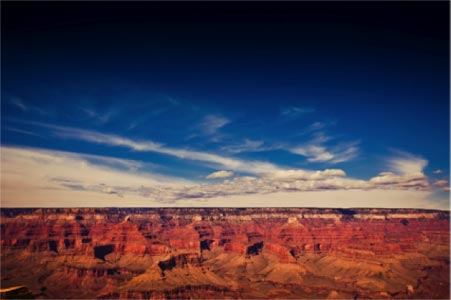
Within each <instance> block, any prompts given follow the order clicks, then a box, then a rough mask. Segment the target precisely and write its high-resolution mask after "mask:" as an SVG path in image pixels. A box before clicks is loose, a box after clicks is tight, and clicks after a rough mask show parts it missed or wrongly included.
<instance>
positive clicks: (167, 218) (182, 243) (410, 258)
mask: <svg viewBox="0 0 451 300" xmlns="http://www.w3.org/2000/svg"><path fill="white" fill-rule="evenodd" d="M1 214H2V219H1V234H2V236H1V250H2V251H1V252H2V253H1V263H2V264H1V265H2V266H1V267H2V270H1V271H2V274H1V283H2V287H7V286H14V285H24V286H27V287H28V288H29V289H31V290H32V291H33V293H34V295H35V296H36V297H38V298H134V299H141V298H142V299H145V298H203V299H204V298H321V299H323V298H359V297H362V298H378V299H380V298H427V299H429V298H448V297H449V213H448V212H443V211H432V210H414V209H397V210H394V209H313V208H311V209H303V208H287V209H283V208H247V209H233V208H212V209H207V208H165V209H151V208H130V209H120V208H104V209H83V208H74V209H2V210H1Z"/></svg>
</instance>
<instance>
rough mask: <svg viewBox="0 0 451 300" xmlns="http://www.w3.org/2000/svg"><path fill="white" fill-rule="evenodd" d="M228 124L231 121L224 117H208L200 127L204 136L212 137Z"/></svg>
mask: <svg viewBox="0 0 451 300" xmlns="http://www.w3.org/2000/svg"><path fill="white" fill-rule="evenodd" d="M228 123H230V120H228V119H226V118H224V117H222V116H216V115H208V116H206V117H205V118H204V119H203V120H202V122H201V123H200V125H199V126H200V129H201V131H202V132H203V133H204V134H206V135H212V134H214V133H216V132H217V131H218V130H219V129H220V128H221V127H223V126H225V125H227V124H228Z"/></svg>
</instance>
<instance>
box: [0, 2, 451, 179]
mask: <svg viewBox="0 0 451 300" xmlns="http://www.w3.org/2000/svg"><path fill="white" fill-rule="evenodd" d="M448 24H449V3H448V2H394V3H391V2H317V3H314V2H283V3H275V2H260V3H253V2H246V3H241V2H223V3H214V2H209V3H206V2H197V3H183V2H168V3H155V2H133V3H124V2H120V3H119V2H97V3H87V2H70V3H65V2H35V3H24V2H5V3H3V4H2V53H1V55H2V102H1V108H2V120H1V125H2V130H1V133H2V136H1V141H2V145H4V146H14V147H34V148H39V149H41V148H42V149H49V150H64V151H71V152H75V153H83V154H96V155H102V156H108V157H116V158H126V159H132V160H137V161H141V162H146V163H152V164H156V165H158V168H157V169H158V173H161V174H164V175H168V176H175V177H181V178H184V179H189V180H200V181H203V180H204V179H203V178H205V174H209V173H211V172H213V171H216V170H218V169H228V170H231V171H234V172H235V173H236V174H240V175H246V174H257V173H259V171H258V169H256V170H249V171H248V172H246V171H247V170H243V169H242V168H235V169H233V166H230V165H227V164H222V165H221V164H220V165H219V166H218V165H217V162H211V161H208V160H201V163H199V161H198V160H196V159H190V158H188V159H186V157H181V156H177V155H174V154H173V153H172V154H171V153H167V152H164V151H163V152H162V151H154V150H151V151H147V152H146V151H145V152H141V151H136V149H133V147H131V148H132V149H130V147H129V148H127V147H125V146H123V145H122V146H121V145H117V144H113V145H112V144H111V143H109V142H108V143H107V142H99V141H94V140H93V138H91V139H89V138H86V134H87V133H92V132H95V133H101V134H105V135H114V136H116V137H126V138H128V139H130V140H132V141H140V142H143V141H144V142H147V141H151V142H154V143H160V144H161V145H164V147H167V148H170V149H177V150H180V149H183V150H187V151H197V152H202V153H210V154H214V155H219V156H222V157H227V158H233V159H239V160H243V161H258V162H267V163H270V164H272V165H274V166H277V167H278V168H282V169H306V170H323V169H327V168H339V169H343V170H345V171H346V174H347V175H348V176H351V177H353V178H359V179H364V180H367V179H369V178H371V177H373V176H375V175H377V174H378V173H379V172H383V171H387V170H388V169H390V166H389V163H388V162H387V161H390V160H389V159H390V158H392V157H394V156H399V153H404V154H406V155H407V154H409V155H411V156H412V157H416V158H419V159H420V158H421V159H424V160H427V162H428V163H427V165H426V166H425V168H424V170H422V171H424V173H425V174H426V175H427V176H429V177H430V178H431V180H432V179H443V178H442V177H447V176H443V174H448V173H449V134H450V133H449V26H448ZM70 130H72V131H70ZM73 130H85V132H83V133H82V134H81V135H82V136H84V137H85V138H80V137H75V138H74V135H75V133H74V131H73ZM78 133H80V132H78ZM438 169H440V170H442V171H443V173H442V175H441V177H440V178H438V177H437V176H436V175H434V173H433V171H434V170H438ZM434 176H435V177H434Z"/></svg>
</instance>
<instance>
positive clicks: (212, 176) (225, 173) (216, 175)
mask: <svg viewBox="0 0 451 300" xmlns="http://www.w3.org/2000/svg"><path fill="white" fill-rule="evenodd" d="M233 175H234V173H233V172H231V171H224V170H221V171H216V172H213V173H211V174H209V175H208V176H206V177H205V178H207V179H218V178H228V177H232V176H233Z"/></svg>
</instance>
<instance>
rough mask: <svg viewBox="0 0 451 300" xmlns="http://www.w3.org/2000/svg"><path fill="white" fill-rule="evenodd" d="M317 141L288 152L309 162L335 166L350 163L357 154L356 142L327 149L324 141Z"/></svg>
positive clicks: (339, 144)
mask: <svg viewBox="0 0 451 300" xmlns="http://www.w3.org/2000/svg"><path fill="white" fill-rule="evenodd" d="M325 140H327V139H323V141H319V140H318V139H316V140H314V141H311V142H309V143H307V144H304V145H301V146H298V147H293V148H290V149H289V151H290V152H292V153H295V154H299V155H302V156H305V157H307V161H309V162H327V163H330V164H337V163H341V162H346V161H350V160H352V159H354V158H356V157H357V156H358V154H359V148H358V146H357V145H358V142H356V141H354V142H347V143H338V144H337V145H335V146H331V147H328V146H326V145H325V144H324V141H325Z"/></svg>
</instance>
